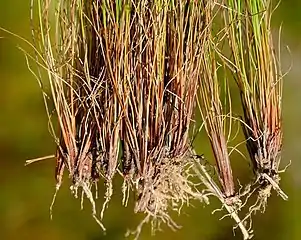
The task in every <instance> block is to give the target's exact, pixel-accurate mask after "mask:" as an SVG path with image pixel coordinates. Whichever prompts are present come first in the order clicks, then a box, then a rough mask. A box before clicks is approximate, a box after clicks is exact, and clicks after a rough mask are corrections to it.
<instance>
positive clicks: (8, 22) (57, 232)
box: [0, 0, 301, 240]
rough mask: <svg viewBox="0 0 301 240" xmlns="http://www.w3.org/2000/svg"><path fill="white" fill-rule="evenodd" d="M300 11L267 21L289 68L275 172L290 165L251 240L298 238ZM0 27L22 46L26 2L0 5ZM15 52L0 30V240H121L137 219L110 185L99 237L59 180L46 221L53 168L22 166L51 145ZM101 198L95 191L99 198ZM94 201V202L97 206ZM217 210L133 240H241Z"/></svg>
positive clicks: (293, 4)
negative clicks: (104, 229)
mask: <svg viewBox="0 0 301 240" xmlns="http://www.w3.org/2000/svg"><path fill="white" fill-rule="evenodd" d="M300 12H301V1H298V0H294V1H293V0H291V1H289V0H283V1H282V3H281V4H280V6H279V7H278V9H277V10H276V11H275V14H274V19H273V30H275V32H277V31H278V30H279V26H280V25H282V48H283V52H282V63H283V69H284V71H286V70H287V69H288V68H289V66H290V65H291V62H293V67H292V69H291V71H290V72H289V74H288V75H287V77H286V78H285V80H284V95H283V124H284V148H283V163H282V167H284V166H285V165H286V164H287V163H288V162H289V161H290V160H291V161H292V165H291V167H290V168H289V169H288V171H287V172H286V173H284V174H282V175H281V177H282V182H281V186H282V188H283V190H284V191H285V192H286V193H287V194H288V195H289V201H287V202H286V201H283V200H282V199H280V197H278V196H277V195H276V194H275V192H273V194H272V197H271V198H270V199H269V204H268V208H267V211H266V213H265V214H259V213H258V214H257V215H256V216H254V217H253V221H254V225H253V226H254V227H253V229H254V231H255V233H256V237H255V238H254V239H274V240H280V239H283V240H284V239H301V228H299V222H300V220H299V219H298V217H300V215H301V207H300V205H298V203H300V200H301V199H300V197H301V192H300V186H301V174H300V170H301V168H300V157H301V81H300V76H301V67H300V66H299V65H300V64H301V15H300ZM0 26H1V27H4V28H6V29H8V30H10V31H12V32H14V33H16V34H18V35H20V36H22V37H24V38H26V39H29V40H30V39H31V36H30V20H29V1H27V0H24V1H18V0H11V1H5V0H0ZM286 46H289V49H290V51H288V50H287V49H286ZM18 47H22V48H24V49H25V50H26V51H29V52H30V51H31V50H30V48H29V47H28V46H27V45H26V44H25V43H24V42H23V41H21V40H20V39H17V38H14V37H12V36H10V35H8V34H5V33H4V32H2V31H1V30H0V153H1V154H0V239H10V240H14V239H45V240H47V239H73V240H77V239H78V240H79V239H87V240H98V239H112V240H113V239H123V236H124V233H125V232H126V230H127V229H128V228H131V229H134V228H135V227H136V226H137V224H138V223H139V221H141V220H142V217H143V216H142V215H135V214H134V213H133V206H132V205H131V204H130V206H129V207H128V208H125V207H123V206H122V205H121V185H120V180H118V179H117V180H116V183H115V191H114V196H113V199H112V201H111V202H110V207H109V209H108V210H107V212H106V214H105V219H104V223H105V226H106V227H107V230H108V231H107V234H106V235H103V233H102V231H101V229H100V228H99V227H98V225H97V224H96V223H95V221H94V220H93V218H92V217H91V208H90V204H89V203H88V202H87V201H86V202H85V209H84V210H80V201H79V199H74V198H73V197H72V196H71V194H70V190H69V188H68V182H67V180H66V181H65V184H63V187H62V189H61V191H60V192H59V193H58V196H57V200H56V203H55V206H54V212H53V220H50V215H49V206H50V203H51V200H52V196H53V193H54V190H55V180H54V165H55V163H54V161H53V160H45V161H42V162H39V163H35V164H32V165H30V166H27V167H24V163H25V160H26V159H31V158H36V157H40V156H45V155H50V154H53V153H54V149H55V144H54V141H53V139H52V137H51V136H50V134H49V132H48V127H47V117H46V113H45V110H44V105H43V101H42V95H41V91H40V89H39V86H38V84H37V82H36V81H35V78H34V77H33V75H32V74H31V73H30V71H29V70H28V67H27V65H26V61H25V57H24V55H23V53H22V51H20V49H18ZM45 81H47V79H45ZM237 99H238V98H237ZM205 141H206V140H205V139H203V138H202V137H199V138H198V140H197V142H196V143H195V145H196V146H199V147H198V151H199V152H208V151H209V148H208V147H209V145H208V144H206V145H205V144H202V143H204V142H205ZM206 147H207V148H208V149H205V148H206ZM233 164H234V169H235V171H236V175H237V176H244V175H248V174H249V171H246V169H247V167H246V166H247V163H246V162H245V161H244V160H243V161H241V159H240V158H239V155H237V157H236V158H235V159H234V160H233ZM243 166H244V167H243ZM237 171H239V172H238V173H237ZM103 191H104V190H103V189H100V196H102V193H103ZM102 202H103V199H102V197H100V199H99V202H98V204H99V205H100V204H101V203H102ZM217 204H218V203H217V202H215V201H214V200H213V204H212V205H210V206H205V205H203V204H201V203H198V202H194V203H193V206H190V207H189V208H187V207H185V208H184V209H183V212H182V215H181V216H180V217H178V216H176V215H175V216H174V219H175V220H176V222H177V223H179V224H180V225H181V226H182V228H181V229H180V230H179V231H177V232H173V231H172V230H170V229H168V228H167V227H166V226H162V229H163V231H162V232H159V233H157V235H156V236H155V237H152V236H150V227H149V226H147V227H145V228H144V230H143V233H142V236H141V239H173V240H178V239H192V240H194V239H208V240H209V239H210V240H222V239H241V237H240V233H239V231H236V235H237V236H236V237H235V236H233V233H232V225H231V224H232V223H233V222H232V220H230V219H226V220H223V221H219V220H218V219H219V218H220V217H221V216H222V213H216V214H214V215H212V214H211V212H212V210H214V208H215V207H217V206H218V205H217Z"/></svg>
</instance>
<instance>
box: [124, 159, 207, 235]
mask: <svg viewBox="0 0 301 240" xmlns="http://www.w3.org/2000/svg"><path fill="white" fill-rule="evenodd" d="M192 166H193V161H192V160H191V159H189V158H186V157H182V158H175V159H169V158H165V159H163V160H162V161H161V163H160V164H158V165H156V164H155V165H153V166H150V167H149V169H148V172H147V174H146V175H145V176H143V177H140V178H139V179H138V180H137V181H136V184H134V187H135V190H136V192H137V194H138V199H137V201H136V204H135V209H134V211H135V212H136V213H138V212H142V213H145V214H146V217H145V218H144V219H143V220H142V222H141V223H140V224H139V226H138V227H137V228H136V230H135V231H132V232H128V233H127V235H129V234H134V235H135V239H137V238H138V237H139V235H140V233H141V230H142V227H143V225H144V224H146V223H149V222H150V223H151V229H152V234H155V232H156V231H158V230H160V225H161V223H165V224H167V225H168V226H169V227H170V228H171V229H172V230H177V229H179V228H180V226H179V225H177V224H176V223H175V221H174V220H173V219H172V218H171V217H170V215H169V212H170V210H172V211H176V212H177V213H178V214H180V212H181V209H182V207H183V206H184V205H189V202H190V200H192V199H197V200H200V201H205V202H207V201H206V196H205V195H204V194H203V193H201V192H199V191H198V190H197V186H196V184H195V183H193V182H192V181H191V178H193V177H194V175H193V174H192V171H191V170H192Z"/></svg>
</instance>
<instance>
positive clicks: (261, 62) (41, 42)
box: [32, 0, 287, 239]
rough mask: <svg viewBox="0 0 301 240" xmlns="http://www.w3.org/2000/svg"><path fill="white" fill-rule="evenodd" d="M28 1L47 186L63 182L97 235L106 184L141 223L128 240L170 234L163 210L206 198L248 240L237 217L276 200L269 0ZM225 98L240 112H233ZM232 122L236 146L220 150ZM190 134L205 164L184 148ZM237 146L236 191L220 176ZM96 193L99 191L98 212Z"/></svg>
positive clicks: (276, 121)
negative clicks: (204, 141) (50, 163)
mask: <svg viewBox="0 0 301 240" xmlns="http://www.w3.org/2000/svg"><path fill="white" fill-rule="evenodd" d="M32 1H33V2H32V18H33V19H32V20H33V21H32V23H33V29H32V34H33V42H34V46H35V50H36V55H35V57H34V59H35V61H36V62H37V64H38V66H39V70H38V74H36V77H37V79H38V80H39V83H40V86H41V88H42V91H43V97H44V101H45V105H46V111H47V114H48V117H49V120H50V130H51V134H52V135H53V136H54V140H55V142H56V144H57V150H56V154H55V159H56V168H55V177H56V182H57V188H56V189H57V191H58V190H59V188H60V186H61V184H62V180H63V175H64V174H65V173H66V174H67V175H68V176H69V179H70V184H71V190H72V193H73V194H74V195H75V196H77V195H78V194H81V198H82V200H83V199H84V198H87V199H88V200H89V201H90V203H91V205H92V214H93V217H94V218H95V220H96V221H97V223H98V224H99V225H100V226H101V227H102V228H103V229H104V230H105V227H104V225H103V223H102V219H103V215H104V212H105V209H106V208H107V207H108V206H109V201H110V198H111V196H112V194H113V190H114V189H113V184H112V182H113V179H114V177H115V176H117V175H118V176H121V177H122V178H123V184H122V186H120V188H119V189H122V191H123V199H122V202H123V204H124V205H125V206H126V205H127V202H128V199H129V197H130V196H133V198H134V199H135V208H134V211H135V212H142V213H144V214H145V218H144V219H143V220H142V222H141V224H140V225H139V226H138V227H137V230H136V231H135V232H133V233H134V234H135V236H136V238H138V236H139V233H140V232H141V230H142V226H143V224H146V223H148V222H150V223H151V225H152V230H153V231H155V230H156V229H157V228H158V227H159V225H160V224H161V223H162V222H163V223H166V224H168V226H170V227H171V228H173V229H177V228H178V225H177V224H176V223H175V222H174V220H173V219H172V218H171V217H170V215H169V214H170V211H177V212H180V210H181V207H182V206H183V205H185V204H189V202H190V201H191V200H198V201H201V202H205V203H209V200H210V198H211V196H215V197H217V198H218V199H219V200H220V202H221V204H222V207H223V209H224V210H225V211H226V215H228V216H230V217H231V218H233V220H234V222H235V224H236V225H235V226H236V227H239V228H240V230H241V232H242V234H243V237H244V239H249V238H251V237H252V235H253V234H252V230H251V226H250V224H249V223H250V222H251V221H248V219H250V218H251V216H252V214H254V213H255V212H256V211H264V210H265V208H266V205H267V200H268V197H269V196H270V194H271V191H272V190H275V191H276V192H277V193H278V194H279V195H280V196H281V197H282V198H284V199H287V196H286V195H285V193H284V192H283V191H282V190H281V188H280V187H279V181H280V177H279V172H280V171H279V164H280V158H281V145H282V124H281V100H282V76H283V75H282V74H281V72H280V62H279V60H278V57H279V54H276V53H275V49H274V47H273V41H272V34H271V26H270V25H271V24H270V21H271V13H272V11H273V9H272V7H273V6H271V3H270V1H269V0H253V1H246V0H245V1H244V0H240V1H236V0H218V1H211V0H200V1H198V0H196V1H189V0H185V1H184V0H169V1H168V0H158V1H150V0H112V1H111V0H55V1H54V0H53V1H51V0H36V1H34V0H32ZM36 18H37V19H36ZM36 20H37V21H36ZM45 70H46V71H45ZM45 72H46V75H47V77H48V79H49V81H48V82H45V81H44V80H42V78H43V79H45V76H46V75H45V74H44V73H45ZM42 76H43V77H42ZM235 89H236V90H235ZM233 91H238V92H239V94H240V104H241V109H242V111H239V110H237V111H236V110H234V109H233V108H232V101H233V100H232V98H231V96H232V95H233ZM49 96H50V97H49ZM235 111H236V112H235ZM196 116H198V117H196ZM54 119H55V120H54ZM199 124H200V126H201V127H200V128H199V127H197V126H199ZM234 125H237V126H238V127H239V128H240V129H241V132H243V135H244V138H245V139H244V141H242V142H241V143H240V144H237V145H236V146H234V147H231V146H230V145H231V142H232V141H233V139H235V137H236V134H235V133H234V129H233V126H234ZM199 131H205V133H206V135H207V136H208V139H209V143H210V147H211V149H212V153H213V154H212V155H213V157H214V160H215V162H210V161H209V159H210V158H207V156H204V155H200V153H201V152H202V148H204V147H205V146H195V145H194V144H193V139H194V137H195V135H196V134H197V133H198V132H199ZM240 147H242V148H243V147H246V148H247V152H246V153H248V155H249V156H248V157H246V158H247V159H249V160H250V166H251V167H252V169H253V176H254V177H253V178H252V179H253V180H250V183H249V184H248V183H246V184H245V185H244V186H241V185H239V186H237V185H238V180H237V179H235V178H234V177H233V173H232V168H231V157H232V155H231V154H232V152H233V151H237V152H240V153H241V152H243V151H241V150H240ZM194 148H195V150H194ZM206 148H208V146H207V147H206ZM196 150H197V151H198V152H200V153H199V155H198V154H196ZM208 161H209V162H210V163H209V164H208ZM212 165H214V166H215V167H214V169H215V172H216V173H215V172H212V169H213V168H212ZM216 176H218V177H216ZM250 179H251V178H250ZM67 182H68V181H67ZM99 184H105V187H106V191H105V193H104V198H105V202H104V204H103V206H100V207H99V206H97V205H96V203H95V198H96V194H97V186H98V185H99ZM94 189H96V190H94ZM251 195H252V196H253V195H254V196H255V197H251ZM254 200H255V202H252V201H254ZM243 208H248V211H247V212H248V213H247V215H245V216H240V214H241V213H240V210H241V209H243ZM244 212H246V211H244Z"/></svg>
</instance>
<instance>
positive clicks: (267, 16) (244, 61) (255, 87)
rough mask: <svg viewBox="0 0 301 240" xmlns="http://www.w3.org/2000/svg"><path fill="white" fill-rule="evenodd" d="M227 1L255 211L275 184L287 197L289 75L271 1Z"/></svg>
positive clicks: (262, 207) (227, 23)
mask: <svg viewBox="0 0 301 240" xmlns="http://www.w3.org/2000/svg"><path fill="white" fill-rule="evenodd" d="M224 4H225V9H224V21H225V26H226V34H227V38H228V40H229V48H230V50H231V56H230V57H229V59H227V60H226V62H227V65H228V67H229V69H230V70H231V71H232V73H233V78H234V79H235V81H236V83H237V87H238V89H239V91H240V97H241V104H242V108H243V118H242V119H243V124H242V128H243V131H244V135H245V138H246V145H247V149H248V153H249V156H250V159H251V163H252V168H253V171H254V174H255V181H254V184H253V185H254V188H255V189H254V191H256V192H257V193H258V197H257V201H256V202H255V204H254V205H253V206H251V207H250V214H251V213H252V212H256V211H257V210H261V211H264V210H265V207H266V204H267V199H268V197H269V196H270V194H271V189H274V190H275V191H276V192H277V193H278V194H279V195H280V196H281V197H282V198H283V199H285V200H286V199H287V196H286V194H285V193H284V192H283V191H282V190H281V189H280V187H279V181H280V177H279V173H280V171H279V164H280V160H281V148H282V135H283V134H282V122H281V121H282V119H281V108H282V82H283V81H282V80H283V75H282V73H281V67H280V62H279V60H278V58H277V56H276V53H275V49H274V45H273V40H272V31H271V15H272V12H273V9H272V3H271V1H268V0H265V1H255V0H254V1H233V0H227V1H224ZM254 191H252V192H254Z"/></svg>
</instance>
